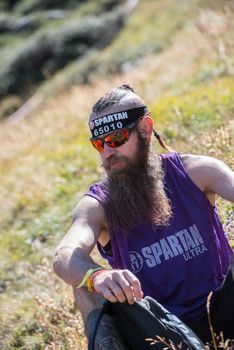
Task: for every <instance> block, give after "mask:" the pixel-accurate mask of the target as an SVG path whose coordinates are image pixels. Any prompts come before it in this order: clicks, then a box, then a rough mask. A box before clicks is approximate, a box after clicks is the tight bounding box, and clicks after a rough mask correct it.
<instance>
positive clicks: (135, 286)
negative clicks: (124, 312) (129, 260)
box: [123, 270, 143, 301]
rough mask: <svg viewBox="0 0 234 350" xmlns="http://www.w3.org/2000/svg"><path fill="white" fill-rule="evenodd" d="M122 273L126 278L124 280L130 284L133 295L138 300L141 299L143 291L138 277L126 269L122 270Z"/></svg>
mask: <svg viewBox="0 0 234 350" xmlns="http://www.w3.org/2000/svg"><path fill="white" fill-rule="evenodd" d="M123 274H124V277H125V278H126V280H127V281H128V282H129V284H130V286H131V287H132V290H133V294H134V297H135V298H136V299H137V300H138V301H141V299H142V296H143V292H142V289H141V283H140V281H139V279H138V278H136V276H135V275H134V274H133V273H131V272H130V271H128V270H124V272H123Z"/></svg>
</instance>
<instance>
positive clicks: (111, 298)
mask: <svg viewBox="0 0 234 350" xmlns="http://www.w3.org/2000/svg"><path fill="white" fill-rule="evenodd" d="M102 295H103V296H104V298H105V299H107V300H109V301H110V302H111V303H116V302H117V301H118V299H117V298H116V297H115V295H114V294H113V293H112V291H111V290H110V289H109V288H103V289H102Z"/></svg>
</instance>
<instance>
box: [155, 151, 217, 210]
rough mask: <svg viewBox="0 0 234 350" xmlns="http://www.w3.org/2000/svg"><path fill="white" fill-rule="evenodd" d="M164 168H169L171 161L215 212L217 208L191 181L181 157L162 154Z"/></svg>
mask: <svg viewBox="0 0 234 350" xmlns="http://www.w3.org/2000/svg"><path fill="white" fill-rule="evenodd" d="M161 159H162V163H163V167H164V168H165V170H166V168H167V167H168V166H169V164H168V160H169V161H171V162H172V163H173V164H174V165H175V166H176V167H177V168H178V169H179V171H180V172H181V173H182V174H183V176H184V177H185V178H186V179H187V181H188V182H189V183H190V185H191V186H193V188H194V189H196V190H197V191H198V192H199V193H200V194H201V195H202V196H203V198H204V200H205V201H206V202H207V204H208V206H209V207H210V208H211V209H212V210H214V209H215V208H216V206H215V205H214V206H213V205H212V204H211V203H210V201H209V200H208V198H207V197H206V195H205V193H204V192H203V191H202V190H201V189H200V188H199V187H198V186H197V185H196V184H195V182H194V181H193V180H192V179H191V177H190V176H189V174H188V172H187V170H186V169H185V167H184V164H183V162H182V158H181V155H180V154H179V153H177V152H171V153H167V154H162V155H161Z"/></svg>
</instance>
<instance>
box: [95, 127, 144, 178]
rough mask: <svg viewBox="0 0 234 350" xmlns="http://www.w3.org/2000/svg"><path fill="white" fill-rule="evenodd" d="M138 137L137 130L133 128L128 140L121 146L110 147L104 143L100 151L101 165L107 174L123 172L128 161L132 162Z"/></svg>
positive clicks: (135, 154) (135, 153) (135, 155)
mask: <svg viewBox="0 0 234 350" xmlns="http://www.w3.org/2000/svg"><path fill="white" fill-rule="evenodd" d="M137 150H138V137H137V131H136V129H134V130H133V131H132V132H131V134H130V137H129V140H128V141H127V142H125V143H124V144H123V145H122V146H120V147H116V148H111V147H109V146H107V145H106V144H105V145H104V151H103V152H100V157H101V159H102V165H103V167H104V169H105V170H106V172H107V174H108V175H112V174H118V173H121V172H123V171H124V170H125V169H126V168H127V167H128V164H129V163H132V162H134V160H135V158H136V157H137Z"/></svg>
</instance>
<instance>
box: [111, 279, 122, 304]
mask: <svg viewBox="0 0 234 350" xmlns="http://www.w3.org/2000/svg"><path fill="white" fill-rule="evenodd" d="M109 288H110V290H111V292H112V293H113V294H114V296H115V297H116V299H117V300H118V301H119V302H120V303H123V302H125V300H126V296H125V293H124V291H123V288H122V286H119V284H117V283H116V282H114V281H113V282H112V283H111V285H110V287H109Z"/></svg>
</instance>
